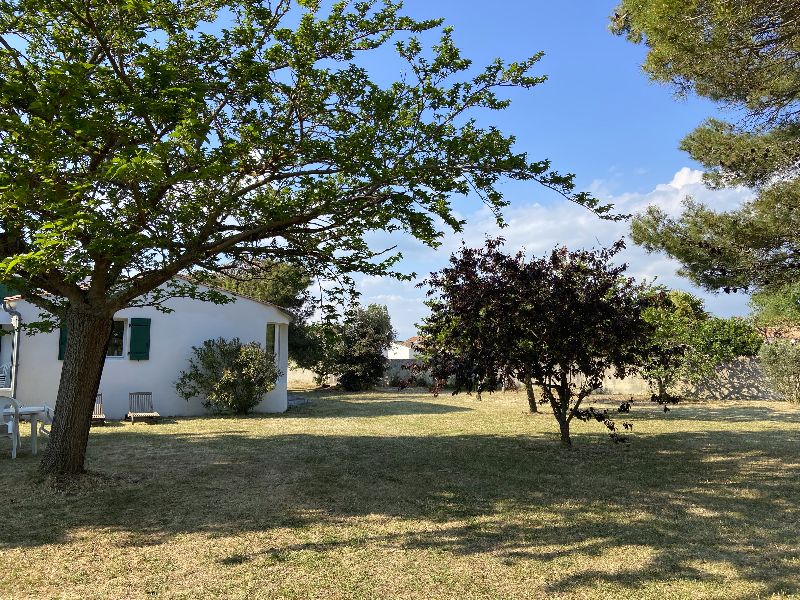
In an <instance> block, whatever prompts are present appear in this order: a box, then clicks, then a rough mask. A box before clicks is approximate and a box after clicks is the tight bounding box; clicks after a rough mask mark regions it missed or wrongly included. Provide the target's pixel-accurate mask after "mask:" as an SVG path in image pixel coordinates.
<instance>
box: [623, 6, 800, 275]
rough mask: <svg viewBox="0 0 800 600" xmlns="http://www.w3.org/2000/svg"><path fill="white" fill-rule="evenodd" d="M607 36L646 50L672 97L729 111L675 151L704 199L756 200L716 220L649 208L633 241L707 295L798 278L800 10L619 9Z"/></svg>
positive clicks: (693, 207) (652, 70)
mask: <svg viewBox="0 0 800 600" xmlns="http://www.w3.org/2000/svg"><path fill="white" fill-rule="evenodd" d="M612 29H613V30H614V31H615V32H616V33H618V34H622V35H626V36H627V38H628V39H629V40H631V41H633V42H635V43H644V44H646V45H647V47H648V54H647V58H646V60H645V63H644V69H645V71H646V72H647V73H648V74H649V75H650V77H651V78H652V79H654V80H656V81H661V82H667V83H670V84H672V85H673V86H674V87H675V89H676V90H677V92H678V93H679V94H689V93H692V92H694V93H697V94H698V95H700V96H704V97H707V98H710V99H711V100H714V101H716V102H719V103H721V104H723V105H724V106H726V107H728V108H732V109H734V110H736V111H737V112H738V114H739V118H738V120H736V121H735V122H725V121H722V120H719V119H709V120H708V121H707V122H706V123H705V124H703V125H701V126H700V127H698V128H697V129H696V130H695V131H693V132H692V133H690V134H689V135H688V136H687V137H686V138H685V139H684V140H683V143H682V145H681V147H682V148H683V149H684V150H686V151H687V152H689V154H690V155H691V156H692V158H694V159H695V160H697V161H699V162H700V163H702V164H703V165H704V166H705V167H706V169H707V170H706V182H707V184H708V185H710V186H711V187H717V188H718V187H727V186H737V185H744V186H749V187H752V188H754V189H755V190H756V192H757V195H756V197H755V199H753V200H752V201H750V202H747V203H745V204H744V205H743V206H742V207H741V208H740V209H739V210H736V211H731V212H723V213H716V212H714V211H711V210H709V209H708V208H707V207H705V206H703V205H702V204H698V203H695V202H692V201H687V204H686V207H685V210H684V212H683V214H682V215H681V216H680V217H678V218H670V217H669V216H668V215H666V214H665V213H664V212H663V211H661V210H660V209H658V208H656V207H651V208H650V209H649V210H648V211H647V212H646V213H645V214H644V215H641V216H639V217H637V218H636V219H635V220H634V222H633V225H632V234H633V239H634V241H636V242H637V243H639V244H642V245H643V246H644V247H645V248H646V249H648V250H650V251H663V252H666V253H667V254H669V255H670V256H672V257H674V258H676V259H678V260H679V261H680V262H681V263H682V265H683V269H682V274H683V275H686V276H688V277H689V278H691V279H692V280H693V281H695V282H696V283H698V284H700V285H702V286H704V287H706V288H708V289H711V290H720V289H722V290H725V291H736V290H746V289H761V288H773V287H779V286H781V285H784V284H786V283H792V282H795V281H797V279H798V274H800V179H799V178H798V168H800V3H798V2H797V1H796V0H707V1H703V2H700V1H698V0H691V1H688V2H687V1H685V0H623V1H622V2H621V3H620V4H619V6H618V7H617V9H616V12H615V14H614V16H613V18H612Z"/></svg>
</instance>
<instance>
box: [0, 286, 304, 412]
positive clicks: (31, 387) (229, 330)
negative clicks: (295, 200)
mask: <svg viewBox="0 0 800 600" xmlns="http://www.w3.org/2000/svg"><path fill="white" fill-rule="evenodd" d="M167 305H168V306H169V307H170V308H173V309H174V312H172V313H169V314H164V313H162V312H159V311H157V310H156V309H154V308H129V309H125V310H123V311H121V312H119V313H117V315H115V319H130V318H136V317H142V318H150V319H152V321H151V326H150V358H149V360H142V361H134V360H129V359H128V357H127V353H128V346H129V341H130V329H129V328H128V327H127V323H126V328H125V340H124V351H123V357H121V358H116V357H109V358H107V359H106V363H105V367H104V369H103V377H102V380H101V383H100V392H102V394H103V403H104V410H105V414H106V416H107V417H108V418H109V419H121V418H123V417H124V416H125V414H126V413H127V412H128V393H129V392H152V393H153V405H154V408H155V410H156V411H157V412H159V413H160V414H161V415H162V416H185V415H200V414H204V413H205V409H204V408H203V406H202V404H201V401H200V400H198V399H193V400H191V401H189V402H187V401H185V400H184V399H182V398H180V397H179V396H178V395H177V393H176V392H175V385H174V384H175V380H176V379H177V378H178V374H179V373H180V371H182V370H183V369H184V368H185V366H186V364H187V360H188V358H189V356H190V355H191V353H192V346H199V345H200V344H201V343H202V342H203V341H205V340H207V339H212V338H218V337H224V338H226V339H230V338H234V337H238V338H240V339H241V340H242V341H243V342H245V343H248V342H259V343H260V344H261V345H262V346H263V345H264V344H265V341H266V335H267V333H266V332H267V323H276V324H277V327H276V342H275V343H276V346H277V347H276V355H277V358H278V366H279V368H280V370H281V372H282V376H281V377H280V378H279V379H278V381H277V384H276V387H275V389H274V390H273V391H271V392H270V393H269V394H267V395H266V396H265V398H264V400H263V401H262V402H261V403H260V404H259V405H258V407H257V408H256V411H257V412H283V411H285V410H286V408H287V402H286V400H287V399H286V389H287V372H288V366H287V365H288V342H289V335H288V330H289V327H288V324H289V317H288V315H287V314H286V313H284V312H283V311H281V310H279V309H277V308H276V307H272V306H268V305H264V304H261V303H259V302H255V301H253V300H249V299H247V298H241V297H236V302H235V303H233V304H227V305H222V306H220V305H215V304H211V303H208V302H201V301H199V300H192V299H190V298H180V299H173V300H170V301H169V302H168V303H167ZM17 310H18V311H19V313H20V314H21V315H22V320H23V322H31V321H35V320H37V319H38V314H39V309H37V308H36V307H34V306H32V305H30V304H28V303H26V302H24V301H20V302H19V303H18V305H17ZM10 322H11V317H10V315H9V314H8V313H5V312H3V311H0V323H10ZM58 338H59V333H58V331H54V332H52V333H47V334H41V333H40V334H36V335H28V334H26V333H25V332H24V331H23V332H22V334H21V336H20V346H19V361H18V370H17V382H16V383H17V391H16V395H17V399H18V400H19V401H20V402H22V403H23V404H27V405H34V404H49V405H50V406H54V405H55V400H56V395H57V391H58V384H59V379H60V376H61V364H62V363H61V361H60V360H58ZM3 343H8V344H10V336H7V337H6V339H4V340H3ZM8 392H9V390H5V391H0V394H2V395H8Z"/></svg>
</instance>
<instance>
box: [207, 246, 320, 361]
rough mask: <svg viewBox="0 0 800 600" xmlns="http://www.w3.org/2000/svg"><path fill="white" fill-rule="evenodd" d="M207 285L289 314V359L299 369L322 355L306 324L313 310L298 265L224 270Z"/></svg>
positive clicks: (265, 263)
mask: <svg viewBox="0 0 800 600" xmlns="http://www.w3.org/2000/svg"><path fill="white" fill-rule="evenodd" d="M209 282H210V283H213V284H214V285H217V286H219V287H221V288H223V289H226V290H230V291H232V292H236V293H237V294H243V295H245V296H250V297H251V298H255V299H256V300H260V301H262V302H270V303H272V304H276V305H277V306H281V307H283V308H286V309H288V310H289V311H291V313H292V314H293V315H294V320H293V321H292V322H291V323H290V324H289V359H290V360H292V361H294V362H295V363H296V364H297V365H299V366H301V367H309V366H310V365H312V364H314V363H316V362H317V360H318V356H319V355H320V353H321V352H322V347H321V345H320V338H319V336H317V335H315V332H314V331H312V330H311V329H310V325H309V322H308V320H309V318H311V316H312V315H313V314H314V308H315V307H314V302H313V298H312V296H311V292H310V290H309V287H310V285H311V282H312V277H311V275H310V274H309V272H308V271H307V270H306V269H305V268H304V267H303V266H302V265H297V264H294V263H289V262H283V261H275V260H269V259H262V260H257V261H255V262H253V263H251V264H246V265H239V266H236V267H233V268H230V269H226V270H225V272H224V273H219V274H215V275H213V276H212V277H211V278H210V279H209Z"/></svg>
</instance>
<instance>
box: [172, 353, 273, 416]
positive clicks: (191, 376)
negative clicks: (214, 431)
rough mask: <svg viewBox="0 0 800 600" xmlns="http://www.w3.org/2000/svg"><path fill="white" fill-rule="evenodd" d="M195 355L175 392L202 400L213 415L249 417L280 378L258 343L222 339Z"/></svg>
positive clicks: (268, 355)
mask: <svg viewBox="0 0 800 600" xmlns="http://www.w3.org/2000/svg"><path fill="white" fill-rule="evenodd" d="M192 351H193V353H194V354H193V356H192V357H191V358H190V359H189V368H188V369H187V370H185V371H183V372H181V374H180V376H179V377H178V381H177V382H176V383H175V389H176V390H177V392H178V395H179V396H181V397H182V398H184V399H185V400H187V401H188V400H189V399H191V398H202V400H203V406H205V407H206V408H207V409H208V410H210V411H211V412H213V413H217V414H231V413H234V414H240V415H241V414H247V413H248V412H249V411H250V410H252V409H253V408H254V407H255V406H256V405H257V404H258V403H259V402H261V400H262V398H263V397H264V394H266V393H267V392H269V391H271V390H273V389H274V388H275V382H276V381H277V379H278V377H279V376H280V375H281V372H280V370H279V369H278V367H277V366H276V365H275V358H274V355H273V354H272V352H267V351H266V350H264V348H262V346H261V345H260V344H258V343H256V342H252V343H250V344H243V343H242V342H241V341H240V340H239V338H233V339H232V340H225V339H223V338H219V339H216V340H206V341H205V342H203V345H202V346H200V347H199V348H198V347H196V346H195V347H192Z"/></svg>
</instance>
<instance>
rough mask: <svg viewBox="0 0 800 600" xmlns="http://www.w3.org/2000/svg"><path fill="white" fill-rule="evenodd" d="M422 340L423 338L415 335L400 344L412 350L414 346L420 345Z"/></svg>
mask: <svg viewBox="0 0 800 600" xmlns="http://www.w3.org/2000/svg"><path fill="white" fill-rule="evenodd" d="M421 340H422V338H421V337H419V336H418V335H414V336H412V337H410V338H408V339H407V340H406V341H404V342H399V344H400V345H401V346H406V347H407V348H412V347H413V346H414V344H417V343H419V342H420V341H421Z"/></svg>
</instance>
